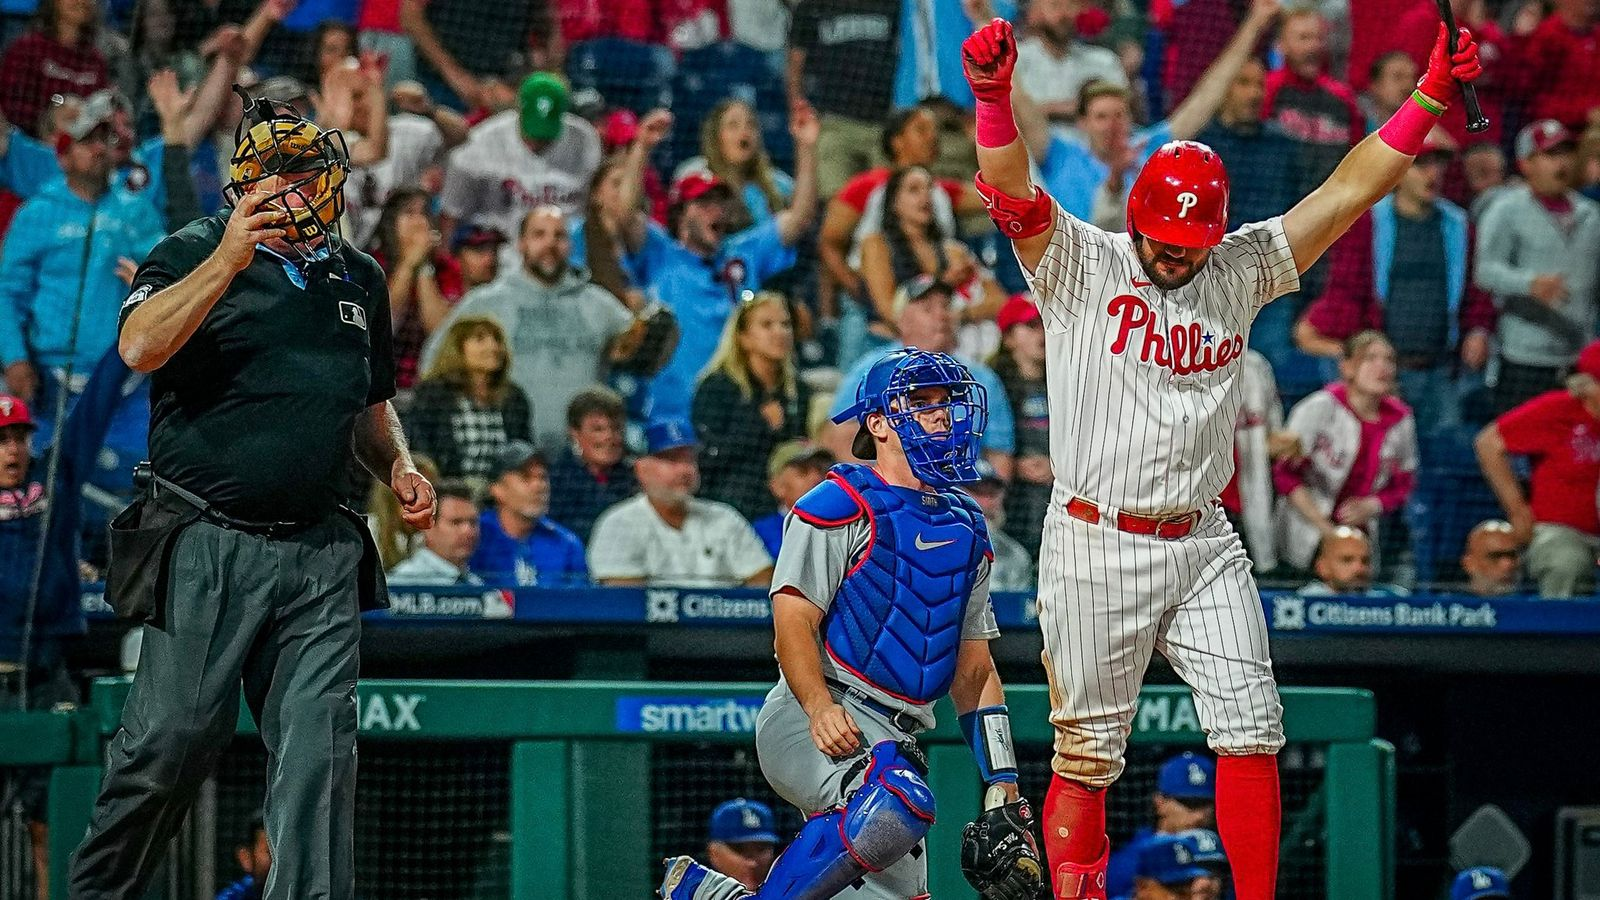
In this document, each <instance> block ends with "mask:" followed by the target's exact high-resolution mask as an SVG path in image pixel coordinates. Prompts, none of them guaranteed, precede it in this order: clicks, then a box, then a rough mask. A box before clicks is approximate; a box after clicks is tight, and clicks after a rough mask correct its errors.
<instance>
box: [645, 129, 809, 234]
mask: <svg viewBox="0 0 1600 900" xmlns="http://www.w3.org/2000/svg"><path fill="white" fill-rule="evenodd" d="M690 173H698V174H701V175H709V176H711V177H712V178H715V179H717V180H718V181H721V182H723V183H724V184H726V185H727V186H728V187H730V188H732V189H733V200H732V201H731V202H729V204H728V229H729V230H730V231H743V230H744V229H746V228H749V227H750V226H751V225H757V224H760V223H762V222H765V221H766V220H767V219H770V218H772V216H773V214H774V213H777V212H779V211H781V210H783V209H785V208H786V207H788V205H789V201H790V199H791V198H792V197H793V196H794V179H792V178H790V177H789V176H788V175H786V174H784V173H783V171H782V170H780V169H778V167H776V166H774V165H773V164H772V158H771V157H769V156H768V155H767V148H766V146H765V145H764V144H763V143H762V142H761V120H760V119H758V118H756V111H755V110H754V109H752V108H751V106H750V104H748V103H746V102H744V101H743V100H738V99H730V100H724V101H722V102H721V103H718V104H717V105H716V106H713V107H712V108H711V112H709V113H707V114H706V117H705V120H704V121H703V122H702V123H701V125H700V155H699V156H694V157H690V158H689V159H686V160H684V161H683V162H682V163H680V164H679V165H678V168H677V170H676V171H674V172H673V173H672V180H673V181H675V182H676V181H677V180H679V179H680V178H683V177H684V176H685V175H688V174H690Z"/></svg>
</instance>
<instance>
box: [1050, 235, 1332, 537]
mask: <svg viewBox="0 0 1600 900" xmlns="http://www.w3.org/2000/svg"><path fill="white" fill-rule="evenodd" d="M1030 281H1031V284H1032V288H1033V297H1034V301H1035V302H1036V303H1038V305H1039V310H1040V313H1041V314H1042V317H1043V319H1044V324H1045V379H1046V384H1047V388H1048V390H1047V394H1048V397H1049V405H1050V459H1051V463H1052V465H1053V466H1054V468H1055V474H1056V482H1057V485H1058V486H1059V487H1060V488H1061V489H1063V490H1064V491H1066V492H1067V493H1068V494H1069V495H1075V496H1079V497H1083V498H1086V499H1088V500H1092V501H1094V502H1096V503H1099V504H1102V505H1105V506H1113V507H1117V508H1119V509H1123V510H1127V511H1129V512H1136V513H1143V514H1148V515H1157V514H1173V513H1184V512H1189V511H1192V510H1196V509H1201V508H1204V507H1206V506H1207V505H1209V504H1210V503H1211V502H1212V501H1213V500H1215V499H1216V498H1217V496H1218V495H1219V494H1221V492H1222V489H1223V487H1224V486H1225V485H1226V484H1227V483H1228V480H1229V479H1230V478H1231V477H1232V475H1233V453H1232V449H1233V431H1234V427H1235V424H1236V423H1237V422H1238V419H1239V410H1240V407H1241V406H1242V404H1243V395H1242V393H1241V392H1240V391H1239V390H1238V388H1237V384H1236V381H1237V376H1238V374H1239V371H1240V368H1241V364H1240V360H1241V359H1243V358H1244V352H1245V346H1246V344H1247V342H1248V339H1249V335H1250V323H1251V321H1252V320H1253V319H1254V318H1255V314H1256V311H1257V310H1259V309H1260V308H1261V307H1262V306H1263V305H1264V304H1266V303H1267V302H1269V301H1271V300H1272V299H1274V298H1276V297H1279V296H1281V295H1283V294H1286V293H1288V292H1289V291H1292V290H1294V289H1296V288H1297V287H1298V286H1299V283H1300V279H1299V275H1298V273H1297V271H1296V269H1295V264H1294V254H1293V253H1292V252H1291V251H1290V249H1289V243H1288V238H1287V237H1285V235H1284V233H1283V224H1282V221H1281V219H1271V220H1268V221H1266V222H1259V223H1256V224H1252V225H1246V226H1244V227H1242V228H1240V229H1239V230H1237V231H1234V232H1232V233H1230V234H1228V235H1227V236H1226V237H1224V238H1223V239H1222V243H1220V244H1219V245H1218V246H1217V247H1216V248H1215V250H1213V251H1212V254H1211V257H1210V259H1209V260H1208V261H1207V262H1206V264H1205V265H1204V266H1203V267H1202V268H1201V269H1200V271H1199V273H1198V274H1197V275H1196V276H1195V278H1194V280H1193V281H1191V282H1189V283H1188V284H1186V285H1184V286H1183V287H1181V288H1178V289H1176V290H1172V291H1163V290H1161V289H1160V288H1158V287H1156V286H1155V285H1153V284H1152V283H1151V282H1150V281H1149V279H1148V277H1147V276H1146V275H1145V272H1144V269H1143V268H1142V267H1141V266H1140V264H1139V259H1138V255H1137V253H1136V251H1135V250H1134V246H1133V242H1132V240H1131V239H1130V238H1129V237H1128V235H1126V234H1108V233H1106V232H1104V231H1101V230H1099V229H1097V228H1094V227H1093V226H1090V225H1087V224H1085V223H1083V222H1081V221H1079V220H1077V219H1074V218H1072V217H1071V216H1069V215H1067V214H1066V213H1065V212H1063V211H1061V209H1060V208H1059V207H1058V208H1057V210H1056V231H1055V236H1054V237H1053V238H1052V240H1051V242H1050V246H1049V248H1048V249H1047V250H1046V251H1045V254H1044V257H1043V258H1042V259H1041V260H1040V262H1039V265H1038V267H1037V268H1036V269H1035V270H1034V272H1033V273H1032V275H1031V277H1030Z"/></svg>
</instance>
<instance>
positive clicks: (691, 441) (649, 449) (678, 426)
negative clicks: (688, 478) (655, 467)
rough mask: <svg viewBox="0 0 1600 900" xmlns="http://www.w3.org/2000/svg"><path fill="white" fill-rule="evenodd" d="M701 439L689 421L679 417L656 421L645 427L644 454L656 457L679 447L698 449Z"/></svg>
mask: <svg viewBox="0 0 1600 900" xmlns="http://www.w3.org/2000/svg"><path fill="white" fill-rule="evenodd" d="M698 446H700V438H699V437H697V436H696V435H695V433H694V426H693V425H691V424H690V423H689V420H688V419H681V418H677V417H671V418H662V419H654V420H652V421H651V422H650V424H648V425H646V426H645V427H644V452H645V453H647V454H649V455H651V456H654V455H656V454H657V453H666V452H667V451H668V450H676V449H678V448H679V447H698Z"/></svg>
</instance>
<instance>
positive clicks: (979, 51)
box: [961, 19, 1056, 272]
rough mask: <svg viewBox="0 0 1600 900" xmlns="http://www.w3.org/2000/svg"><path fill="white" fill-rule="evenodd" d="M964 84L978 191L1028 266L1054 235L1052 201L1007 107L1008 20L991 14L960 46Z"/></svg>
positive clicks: (1012, 48) (1011, 45) (1011, 49)
mask: <svg viewBox="0 0 1600 900" xmlns="http://www.w3.org/2000/svg"><path fill="white" fill-rule="evenodd" d="M961 58H962V64H963V66H964V67H965V69H966V75H967V83H968V84H970V85H971V86H972V95H973V97H975V98H976V99H977V101H978V109H977V119H978V122H977V124H978V179H977V185H978V191H979V193H981V194H983V199H984V203H985V205H987V206H988V207H989V216H990V218H992V219H994V221H995V225H996V226H998V227H999V229H1000V233H1001V234H1003V235H1005V236H1006V237H1008V238H1010V239H1011V243H1012V244H1013V245H1014V246H1015V247H1016V249H1017V258H1018V260H1020V261H1021V262H1022V265H1023V268H1024V269H1025V270H1027V271H1030V272H1031V271H1033V269H1034V268H1036V267H1037V266H1038V265H1039V260H1041V259H1043V258H1044V253H1045V250H1046V249H1047V248H1048V247H1049V246H1050V239H1051V238H1052V237H1053V236H1054V235H1055V230H1056V225H1055V201H1053V200H1051V199H1050V197H1049V196H1048V195H1047V194H1045V193H1044V192H1043V191H1040V190H1039V189H1038V188H1037V187H1035V186H1034V184H1033V179H1032V178H1031V177H1030V176H1029V174H1028V148H1027V146H1026V145H1025V144H1024V143H1023V140H1022V137H1021V135H1020V134H1019V133H1018V131H1017V120H1016V117H1015V116H1014V115H1013V114H1012V107H1011V71H1012V70H1013V69H1014V68H1016V65H1017V39H1016V36H1015V35H1014V34H1012V32H1011V23H1010V22H1007V21H1005V20H1004V19H995V20H993V21H991V22H990V23H989V24H987V25H985V26H983V27H982V28H980V29H978V30H977V31H975V32H973V33H972V35H971V36H969V37H968V38H967V39H966V41H965V42H964V43H963V44H962V45H961Z"/></svg>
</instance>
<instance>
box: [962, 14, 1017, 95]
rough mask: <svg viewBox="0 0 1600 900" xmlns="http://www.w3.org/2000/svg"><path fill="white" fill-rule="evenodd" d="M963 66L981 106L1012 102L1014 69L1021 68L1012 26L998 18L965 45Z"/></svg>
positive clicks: (970, 37) (970, 38)
mask: <svg viewBox="0 0 1600 900" xmlns="http://www.w3.org/2000/svg"><path fill="white" fill-rule="evenodd" d="M961 65H962V68H963V69H964V70H965V72H966V75H967V84H969V85H971V86H972V96H974V97H976V98H977V99H978V102H979V103H1005V102H1009V101H1010V99H1011V70H1012V69H1014V68H1016V66H1017V38H1016V35H1014V34H1012V33H1011V23H1010V22H1007V21H1006V20H1005V19H994V20H992V21H991V22H990V23H989V24H987V25H985V26H983V27H982V28H979V29H978V30H977V31H974V32H973V33H972V34H970V35H968V36H967V39H966V40H965V41H962V42H961Z"/></svg>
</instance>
